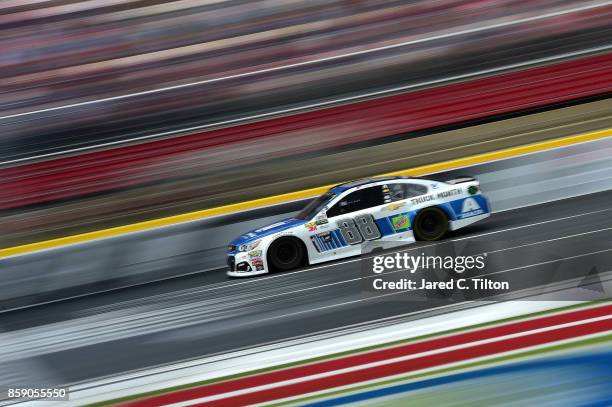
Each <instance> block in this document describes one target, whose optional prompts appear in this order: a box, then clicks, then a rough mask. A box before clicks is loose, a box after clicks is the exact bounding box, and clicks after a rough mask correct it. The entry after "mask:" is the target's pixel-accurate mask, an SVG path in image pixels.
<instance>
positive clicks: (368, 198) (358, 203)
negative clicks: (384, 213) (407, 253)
mask: <svg viewBox="0 0 612 407" xmlns="http://www.w3.org/2000/svg"><path fill="white" fill-rule="evenodd" d="M384 203H385V200H384V194H383V188H382V186H381V185H374V186H368V187H363V188H360V189H357V190H355V191H352V192H350V193H349V194H347V195H345V196H344V197H342V198H341V199H340V200H339V201H338V202H336V203H335V204H334V205H333V206H332V207H331V208H329V209H328V210H327V212H326V215H327V221H328V223H329V225H330V228H329V231H328V232H325V233H324V234H321V235H315V236H314V237H313V239H314V240H313V243H314V244H315V246H316V247H317V250H318V251H319V254H320V257H321V258H324V259H326V260H328V259H330V258H338V257H345V256H353V255H356V254H360V253H361V244H362V243H364V242H365V241H369V240H376V239H380V238H381V236H382V234H381V231H380V229H379V228H378V226H377V224H376V220H375V218H374V216H373V214H372V212H373V211H376V210H377V209H380V206H381V205H383V204H384Z"/></svg>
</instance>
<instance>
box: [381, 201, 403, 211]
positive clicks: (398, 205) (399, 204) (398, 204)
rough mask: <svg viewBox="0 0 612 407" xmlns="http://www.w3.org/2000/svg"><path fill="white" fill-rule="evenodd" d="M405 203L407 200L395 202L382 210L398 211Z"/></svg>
mask: <svg viewBox="0 0 612 407" xmlns="http://www.w3.org/2000/svg"><path fill="white" fill-rule="evenodd" d="M405 205H406V202H393V203H392V204H389V205H385V206H383V207H382V210H383V211H396V210H398V209H399V208H401V207H402V206H405Z"/></svg>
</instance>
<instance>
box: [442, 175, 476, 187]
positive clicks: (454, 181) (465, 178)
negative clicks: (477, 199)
mask: <svg viewBox="0 0 612 407" xmlns="http://www.w3.org/2000/svg"><path fill="white" fill-rule="evenodd" d="M472 181H478V180H477V179H476V178H474V177H470V176H468V175H463V176H459V177H457V178H453V179H449V180H448V181H446V183H447V184H453V185H455V184H463V183H464V182H472Z"/></svg>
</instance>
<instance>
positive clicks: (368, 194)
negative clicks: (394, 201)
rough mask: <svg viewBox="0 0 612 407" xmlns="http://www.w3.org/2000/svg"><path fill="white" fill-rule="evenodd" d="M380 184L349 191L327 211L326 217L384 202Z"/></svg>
mask: <svg viewBox="0 0 612 407" xmlns="http://www.w3.org/2000/svg"><path fill="white" fill-rule="evenodd" d="M384 203H385V201H384V198H383V192H382V186H380V185H376V186H373V187H368V188H363V189H360V190H358V191H355V192H351V193H350V194H348V195H347V196H345V197H344V198H342V199H341V200H340V201H338V202H337V203H336V204H335V205H334V206H332V207H331V208H330V209H329V210H328V211H327V217H328V218H331V217H334V216H338V215H344V214H345V213H351V212H356V211H360V210H362V209H367V208H372V207H374V206H378V205H382V204H384Z"/></svg>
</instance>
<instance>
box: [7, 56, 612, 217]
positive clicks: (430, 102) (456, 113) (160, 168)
mask: <svg viewBox="0 0 612 407" xmlns="http://www.w3.org/2000/svg"><path fill="white" fill-rule="evenodd" d="M611 64H612V54H605V55H599V56H593V57H589V58H583V59H578V60H573V61H568V62H562V63H558V64H555V65H549V66H544V67H537V68H531V69H527V70H523V71H517V72H510V73H506V74H502V75H497V76H492V77H487V78H481V79H476V80H473V81H468V82H460V83H454V84H450V85H445V86H439V87H435V88H428V89H422V90H417V91H413V92H408V93H403V94H400V95H395V96H389V97H384V98H380V99H374V100H368V101H363V102H358V103H353V104H349V105H343V106H337V107H332V108H327V109H323V110H318V111H312V112H306V113H300V114H295V115H293V116H288V117H279V118H275V119H268V120H264V121H261V122H255V123H249V124H244V125H237V126H234V127H228V128H222V129H217V130H212V131H207V132H204V133H197V134H191V135H186V136H180V137H174V138H170V139H165V140H158V141H152V142H146V143H142V144H137V145H131V146H123V147H117V148H112V149H108V150H103V151H94V152H90V153H84V154H81V155H77V156H73V157H64V158H57V159H52V160H48V161H43V162H38V163H32V164H24V165H19V166H15V167H10V168H4V169H1V170H0V209H7V208H15V207H19V206H24V205H29V204H34V203H43V202H49V201H53V200H57V199H65V198H72V197H77V196H82V195H86V194H89V193H94V192H102V191H108V190H111V189H115V188H122V187H127V186H133V185H138V184H142V183H144V182H151V181H158V180H162V179H166V178H170V177H173V176H180V175H181V174H184V173H185V171H194V168H196V169H197V165H198V163H197V157H196V158H192V159H191V161H189V159H181V160H179V157H183V158H184V157H185V154H186V153H193V152H196V151H202V150H204V149H206V148H209V147H212V146H220V145H228V144H232V143H238V142H245V141H248V140H253V139H258V140H257V141H258V142H264V141H265V140H266V139H267V138H270V137H278V136H279V135H283V136H285V135H286V136H287V137H293V136H294V135H297V132H298V131H299V132H300V134H301V136H302V137H304V134H306V135H307V136H308V135H309V133H310V134H316V132H317V129H326V130H325V131H327V132H329V131H330V130H329V129H330V127H331V128H333V131H334V132H337V133H336V134H339V133H340V132H342V134H345V135H346V137H344V138H336V139H334V140H333V142H331V144H332V145H339V144H347V143H352V142H355V141H360V140H363V139H371V138H375V137H386V136H389V135H394V134H401V133H405V132H410V131H415V130H421V129H427V128H431V127H436V126H441V125H446V124H452V123H459V122H462V121H466V120H471V119H477V118H483V117H487V116H491V115H496V114H500V113H508V112H513V111H518V110H522V109H526V108H533V107H538V106H545V105H548V104H551V103H555V102H561V101H569V100H572V99H577V98H582V97H586V96H592V95H596V94H600V93H604V92H609V91H610V90H612V70H610V69H609V68H610V66H611ZM325 131H321V133H324V132H325ZM296 137H297V136H296ZM291 140H293V138H292V139H291ZM325 146H326V147H329V143H328V144H327V145H325ZM318 147H319V148H320V147H321V146H318ZM310 148H312V149H316V148H317V145H316V144H314V143H313V144H312V145H311V146H310ZM302 151H303V149H302ZM172 159H175V160H179V161H178V163H179V165H178V166H176V165H174V164H176V162H175V163H170V160H172ZM230 159H232V157H229V158H228V160H230ZM262 159H265V157H263V158H262ZM181 165H182V166H183V167H181Z"/></svg>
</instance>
